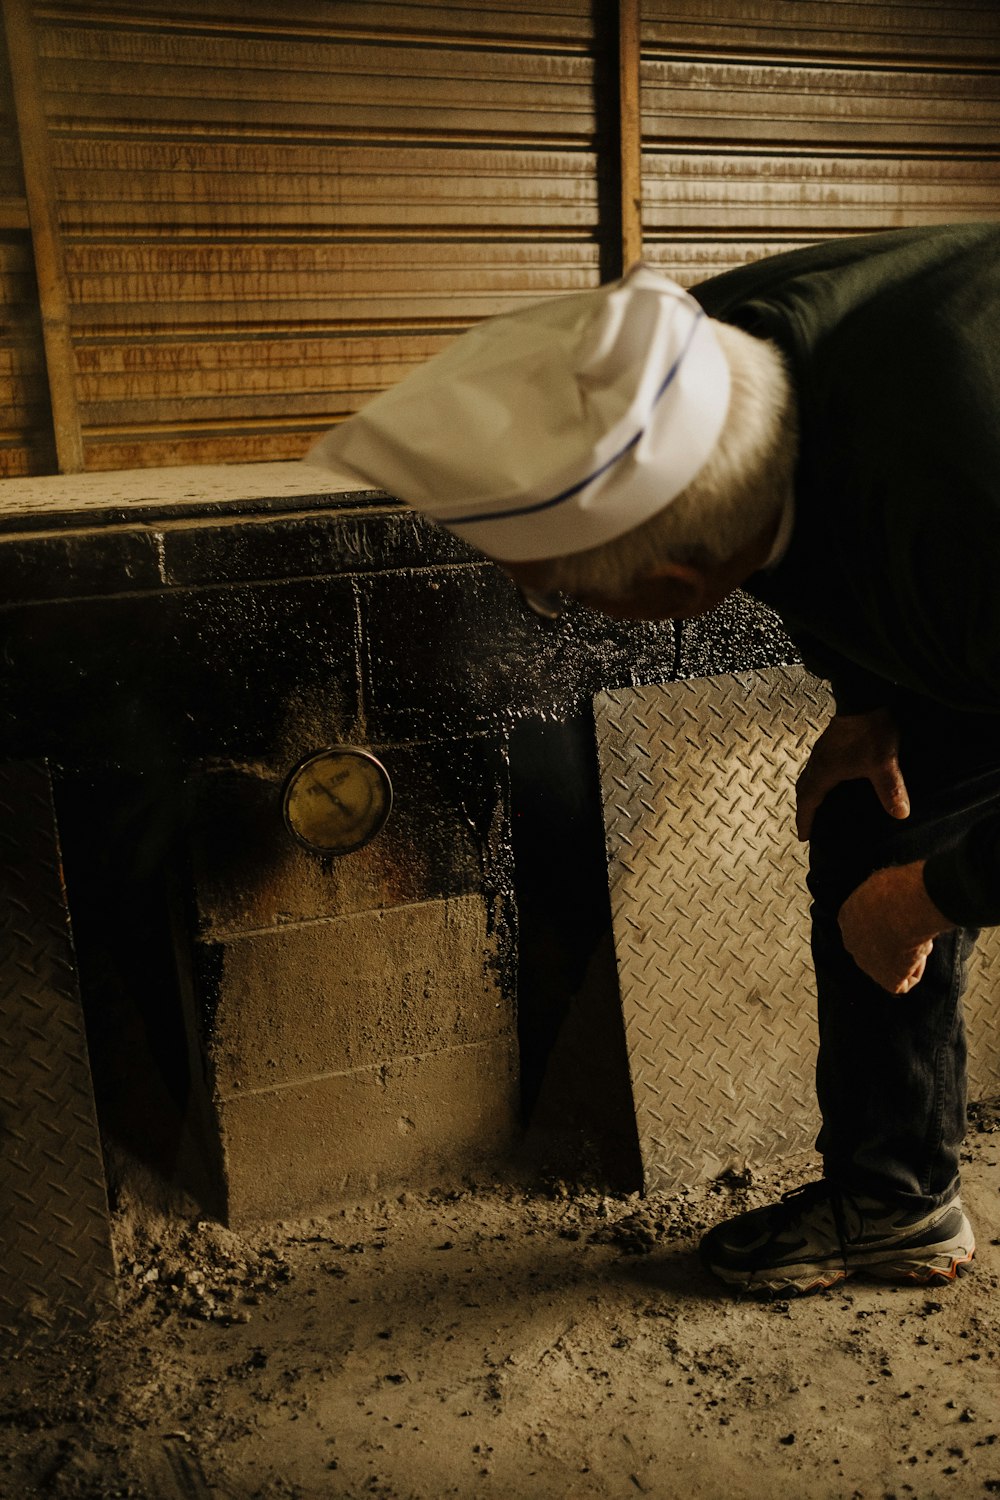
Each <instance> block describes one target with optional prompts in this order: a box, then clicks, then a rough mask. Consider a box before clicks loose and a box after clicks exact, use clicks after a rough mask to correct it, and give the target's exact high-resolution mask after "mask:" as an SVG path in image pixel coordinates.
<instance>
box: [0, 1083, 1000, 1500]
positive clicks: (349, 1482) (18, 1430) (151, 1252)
mask: <svg viewBox="0 0 1000 1500" xmlns="http://www.w3.org/2000/svg"><path fill="white" fill-rule="evenodd" d="M998 1120H1000V1112H998V1110H997V1108H996V1105H995V1104H994V1105H992V1106H989V1107H980V1110H979V1111H978V1114H977V1116H976V1118H974V1121H973V1126H972V1129H971V1131H970V1136H969V1143H968V1151H967V1161H966V1165H965V1189H964V1197H965V1200H966V1204H967V1207H968V1209H969V1212H970V1217H972V1219H973V1221H974V1223H975V1224H976V1227H977V1233H978V1239H979V1252H978V1256H977V1263H976V1268H975V1270H974V1272H973V1273H972V1274H971V1275H969V1276H966V1277H964V1278H962V1279H961V1280H960V1281H959V1282H957V1283H956V1284H955V1285H954V1286H948V1287H945V1288H944V1289H942V1290H933V1291H928V1290H927V1289H926V1288H925V1289H920V1288H892V1287H887V1286H885V1285H880V1284H878V1283H875V1282H863V1281H861V1280H852V1281H850V1282H848V1283H846V1284H845V1285H844V1286H842V1287H840V1288H837V1289H834V1290H832V1291H829V1292H827V1293H825V1294H821V1295H817V1296H812V1297H807V1298H799V1299H795V1300H790V1301H786V1300H772V1301H770V1302H760V1301H753V1300H749V1299H740V1298H736V1297H734V1296H733V1295H732V1294H730V1293H729V1292H727V1291H726V1290H724V1289H723V1288H721V1287H719V1286H718V1285H717V1284H715V1283H714V1281H713V1280H712V1278H711V1277H710V1276H709V1275H708V1274H707V1273H706V1272H705V1271H703V1270H702V1269H701V1267H700V1266H699V1263H698V1261H697V1259H696V1258H695V1256H694V1255H693V1253H692V1252H693V1248H694V1246H695V1244H696V1241H697V1237H698V1234H699V1232H700V1231H701V1230H702V1229H703V1228H704V1227H706V1226H707V1225H709V1224H711V1223H714V1222H715V1221H717V1220H718V1219H720V1218H722V1217H724V1216H726V1215H728V1214H729V1213H731V1212H734V1211H737V1210H739V1209H741V1208H743V1207H745V1206H747V1205H752V1204H756V1203H758V1202H763V1201H766V1200H767V1199H768V1198H769V1197H771V1196H773V1195H774V1194H775V1193H776V1192H781V1191H785V1190H787V1189H789V1188H791V1187H794V1186H796V1185H797V1184H798V1183H799V1182H801V1181H803V1180H805V1179H806V1178H808V1177H809V1176H811V1175H814V1173H815V1164H814V1163H813V1162H811V1161H809V1160H806V1159H804V1158H803V1159H797V1160H796V1161H795V1162H793V1163H790V1164H788V1165H787V1167H786V1169H785V1170H783V1171H781V1172H777V1171H768V1172H766V1173H764V1172H762V1173H760V1174H759V1175H758V1176H757V1177H755V1178H754V1180H753V1181H751V1182H746V1181H744V1180H743V1179H742V1178H735V1179H734V1178H730V1179H729V1180H726V1181H720V1182H717V1183H713V1184H710V1185H708V1186H706V1187H704V1188H699V1189H697V1190H691V1191H686V1192H682V1193H680V1194H678V1195H676V1196H672V1197H667V1196H662V1197H660V1196H658V1197H649V1198H639V1197H634V1196H633V1197H629V1198H618V1197H607V1196H605V1195H604V1194H603V1193H600V1192H591V1191H579V1190H576V1189H570V1188H569V1187H568V1186H567V1185H566V1184H565V1183H563V1182H559V1181H556V1182H552V1183H549V1184H548V1185H547V1188H546V1189H545V1190H544V1191H541V1190H539V1189H537V1188H536V1189H534V1190H533V1191H525V1190H524V1189H523V1188H521V1187H512V1186H510V1185H494V1186H492V1187H488V1188H482V1187H480V1188H478V1189H476V1190H469V1191H462V1192H449V1193H441V1192H436V1193H430V1194H424V1195H422V1194H416V1193H414V1194H410V1193H407V1194H403V1195H402V1196H401V1197H399V1198H394V1199H392V1200H391V1201H389V1202H381V1203H377V1204H371V1205H367V1206H366V1207H363V1208H357V1209H351V1210H349V1211H346V1212H343V1213H338V1214H337V1215H336V1216H334V1217H331V1218H328V1219H327V1218H325V1219H322V1220H309V1221H308V1222H303V1223H294V1224H292V1223H286V1224H281V1225H278V1226H272V1227H271V1228H270V1229H269V1230H268V1232H267V1233H265V1234H254V1235H247V1236H241V1235H237V1234H235V1233H231V1232H229V1231H227V1230H225V1229H222V1228H220V1227H219V1226H218V1225H212V1224H206V1223H199V1222H197V1220H194V1219H184V1218H183V1217H182V1218H179V1219H178V1218H177V1217H176V1216H171V1217H163V1216H162V1215H159V1216H158V1215H154V1214H152V1213H151V1211H150V1210H149V1208H148V1205H147V1206H145V1207H143V1208H140V1207H138V1206H137V1205H136V1204H135V1203H134V1202H133V1203H132V1204H127V1203H126V1204H125V1206H124V1207H123V1209H122V1210H121V1212H120V1213H119V1215H118V1222H117V1227H116V1233H117V1247H118V1254H119V1258H120V1274H121V1281H122V1286H123V1289H124V1291H123V1294H124V1304H125V1305H124V1311H123V1315H122V1317H121V1319H120V1320H119V1321H117V1322H116V1323H115V1324H114V1325H112V1326H107V1327H105V1328H104V1329H102V1330H100V1331H99V1332H98V1333H97V1334H96V1335H95V1334H90V1335H76V1336H74V1337H73V1338H72V1339H68V1340H66V1339H64V1340H62V1341H61V1342H60V1343H59V1345H58V1346H57V1347H50V1348H48V1349H46V1348H41V1347H39V1348H34V1349H22V1350H20V1351H11V1352H9V1353H8V1356H7V1358H6V1361H5V1363H4V1365H3V1368H2V1374H0V1495H2V1496H3V1497H5V1500H29V1497H32V1496H36V1495H44V1496H55V1497H70V1496H72V1497H93V1500H112V1497H115V1496H138V1497H143V1500H178V1497H186V1500H191V1497H193V1500H199V1497H202V1500H204V1497H206V1496H211V1497H215V1500H222V1497H231V1500H245V1497H246V1500H250V1497H255V1500H256V1497H260V1500H264V1497H268V1500H270V1497H298V1500H311V1497H314V1496H315V1497H322V1496H349V1497H367V1496H375V1497H381V1500H442V1497H445V1496H459V1497H466V1496H468V1497H481V1500H585V1497H591V1496H594V1497H597V1496H599V1497H602V1500H618V1497H623V1500H624V1497H629V1500H631V1497H635V1496H642V1495H647V1496H654V1497H660V1500H673V1497H685V1500H688V1497H699V1496H700V1497H713V1500H714V1497H719V1500H743V1497H746V1500H749V1497H754V1500H784V1497H788V1500H802V1497H809V1500H812V1497H830V1500H842V1497H854V1496H857V1497H862V1500H885V1497H889V1496H895V1497H899V1500H902V1497H904V1496H907V1497H917V1500H936V1497H939V1496H940V1497H945V1496H947V1497H960V1500H966V1497H970V1496H985V1495H989V1494H1000V1130H998Z"/></svg>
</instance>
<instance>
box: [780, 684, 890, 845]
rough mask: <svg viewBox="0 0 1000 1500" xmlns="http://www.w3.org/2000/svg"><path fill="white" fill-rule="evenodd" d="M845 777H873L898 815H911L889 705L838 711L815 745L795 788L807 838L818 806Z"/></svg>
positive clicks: (800, 828) (798, 826) (800, 826)
mask: <svg viewBox="0 0 1000 1500" xmlns="http://www.w3.org/2000/svg"><path fill="white" fill-rule="evenodd" d="M842 781H870V782H871V784H872V786H873V787H874V788H875V794H876V796H877V797H878V800H879V801H880V802H881V804H882V806H883V807H884V808H885V810H886V812H887V813H888V814H889V816H890V817H892V818H908V817H909V815H910V799H909V796H908V794H907V791H906V787H905V785H904V783H903V776H902V772H901V771H900V769H899V732H898V730H897V729H896V725H895V723H894V722H893V718H892V715H891V714H890V713H889V710H888V709H887V708H876V709H873V710H872V712H871V713H867V714H836V715H835V716H834V718H832V719H831V720H830V722H829V724H828V725H827V726H826V728H825V729H824V730H823V733H822V734H821V735H820V737H819V739H818V740H817V741H816V743H815V745H814V746H813V748H812V754H811V755H810V757H809V760H808V762H807V763H806V767H805V770H804V771H803V772H802V774H801V776H800V777H799V779H798V784H797V785H796V788H795V804H796V805H795V831H796V833H797V834H798V836H799V838H800V839H802V840H803V842H804V841H805V840H806V839H808V837H809V835H810V833H811V832H812V825H813V818H814V817H815V816H816V810H817V808H818V807H819V805H820V803H821V802H822V801H823V798H824V797H825V796H826V794H827V793H828V792H831V791H832V790H833V788H834V787H835V786H839V785H840V783H841V782H842Z"/></svg>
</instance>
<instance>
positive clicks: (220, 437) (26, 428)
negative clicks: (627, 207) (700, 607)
mask: <svg viewBox="0 0 1000 1500" xmlns="http://www.w3.org/2000/svg"><path fill="white" fill-rule="evenodd" d="M7 5H8V6H10V7H11V8H12V9H14V8H16V9H18V10H21V11H24V12H25V13H26V14H27V16H28V20H29V23H30V24H31V25H32V29H33V33H34V38H33V45H34V49H35V52H36V55H37V59H38V79H39V82H38V90H39V94H40V96H41V98H40V102H41V108H42V111H43V115H44V128H43V132H42V133H43V134H44V137H45V139H44V142H43V145H44V147H45V151H46V153H47V157H48V161H49V165H50V169H51V180H52V193H53V196H54V199H55V203H54V210H55V216H56V221H57V225H58V231H59V236H60V239H61V244H60V245H59V247H58V248H59V252H60V255H61V258H62V265H63V268H64V277H65V289H66V294H67V297H68V301H69V309H70V340H71V345H72V353H71V357H70V360H69V362H70V363H71V364H72V366H73V377H74V378H73V384H74V392H73V397H74V399H73V400H70V402H69V406H70V407H71V408H72V407H73V406H74V404H75V405H76V407H77V411H76V412H74V411H72V410H70V411H69V414H68V421H69V422H70V423H72V422H74V421H76V420H78V421H79V424H80V426H81V427H82V435H83V461H84V463H85V466H86V467H87V468H91V469H112V468H123V467H138V466H147V465H157V464H175V463H202V462H226V461H248V460H256V459H261V460H263V459H278V458H288V457H297V456H298V455H299V454H301V453H302V452H303V451H304V449H305V447H306V446H307V443H308V441H309V439H310V436H311V435H312V434H313V433H314V432H318V431H320V430H322V429H323V428H324V427H325V426H327V425H329V424H330V422H331V421H334V420H336V419H337V418H338V417H340V416H342V415H344V414H346V413H349V412H351V411H353V410H354V409H356V407H357V406H358V405H359V404H360V403H361V402H362V401H364V400H365V399H366V398H367V397H368V396H369V395H370V394H371V393H372V392H373V391H375V390H378V389H380V388H382V387H384V386H386V385H388V384H391V383H392V382H394V381H395V380H397V379H398V378H399V377H400V376H401V375H402V374H404V373H405V372H406V370H407V369H408V368H410V367H411V366H412V365H413V364H414V363H415V362H417V361H419V360H422V359H424V358H425V357H426V356H427V355H429V354H431V353H433V352H434V351H435V350H437V349H439V348H440V347H442V345H443V344H444V343H445V342H446V341H447V340H448V339H450V338H452V337H454V335H455V333H456V332H458V331H460V330H461V329H462V328H464V327H466V326H468V325H469V324H470V323H471V322H473V321H474V320H475V319H477V318H479V317H482V316H485V315H487V314H489V313H493V312H497V311H500V310H503V309H505V308H508V307H511V306H514V305H516V304H517V303H519V302H521V301H524V300H526V299H528V298H530V297H534V296H537V295H544V294H546V293H551V292H558V291H568V290H575V289H579V288H581V287H586V286H592V285H595V284H596V283H597V282H598V281H599V280H600V279H601V278H602V276H607V275H609V274H613V273H614V271H615V269H616V267H615V254H616V250H615V247H616V245H617V244H619V243H620V234H621V223H620V220H619V214H618V207H617V204H616V200H615V182H616V181H617V179H618V177H619V173H620V159H621V155H624V156H627V154H628V150H629V142H628V134H629V132H628V121H626V122H625V129H624V132H623V134H622V135H621V136H619V132H618V128H617V127H618V119H617V100H616V98H614V97H612V96H613V95H616V94H617V72H616V69H617V57H616V55H615V51H616V36H617V32H616V27H617V24H618V21H619V12H621V15H622V16H624V15H625V13H626V12H627V10H628V5H627V4H625V3H623V4H621V5H619V4H618V3H616V0H594V3H593V4H592V3H591V0H542V3H541V4H536V3H532V0H500V3H497V4H492V5H490V6H489V7H479V6H476V5H472V4H466V5H454V6H449V5H442V4H435V3H432V0H408V3H398V4H391V3H385V4H381V3H375V4H363V3H353V0H325V3H322V0H287V3H283V4H282V5H281V6H275V5H274V4H273V3H272V0H239V3H237V0H206V3H205V4H203V5H196V4H193V3H191V0H188V3H186V4H180V5H177V6H167V5H166V4H165V3H162V0H134V3H125V0H104V3H102V4H100V5H93V4H83V3H75V0H69V3H65V4H48V3H41V0H37V3H32V0H7ZM737 12H738V18H737V15H736V13H737ZM641 42H642V62H641V81H642V95H641V99H642V135H643V188H642V194H643V200H644V202H643V211H644V219H645V226H646V253H647V256H648V258H649V259H651V260H652V261H654V262H655V263H658V264H661V265H663V266H664V267H665V268H667V269H669V270H670V271H671V272H672V273H673V274H674V275H676V276H677V277H678V279H680V280H682V281H685V282H692V281H695V280H697V279H699V278H700V277H702V276H704V275H706V274H710V273H711V272H712V271H713V270H715V269H717V268H721V267H723V266H727V265H731V264H734V263H736V262H737V261H740V260H743V259H745V258H748V257H752V256H756V255H760V254H765V253H767V252H768V251H770V250H772V249H775V248H783V247H785V246H786V245H789V244H797V243H802V242H804V241H806V240H809V239H815V238H818V237H820V236H824V235H828V234H832V233H838V234H839V233H847V232H854V231H858V230H866V229H877V228H882V227H888V226H891V225H896V224H915V223H927V222H938V221H942V220H949V219H961V218H966V219H967V218H980V217H991V218H992V217H1000V192H998V188H1000V162H998V158H1000V10H998V8H997V7H995V6H994V4H993V3H992V0H972V3H969V0H966V3H965V4H964V5H959V4H955V3H950V4H947V3H946V4H938V3H933V4H930V3H928V4H921V3H916V0H911V3H902V4H891V3H882V4H873V5H858V4H854V3H848V0H798V3H796V4H795V5H789V4H785V3H781V0H747V3H746V4H741V5H740V6H738V7H737V6H734V5H732V4H729V3H726V0H645V3H644V6H643V9H642V17H641ZM636 66H638V59H636ZM5 92H6V93H8V94H9V89H8V90H6V91H5ZM638 127H639V121H638V118H636V120H635V121H634V134H635V139H634V148H635V151H636V153H638V145H639V141H638ZM623 141H624V146H623V145H622V142H623ZM0 194H2V195H3V196H2V198H0V210H2V211H3V212H4V218H3V220H2V221H0V222H2V224H3V226H4V227H3V239H2V254H3V260H2V262H0V265H2V271H0V274H3V275H4V298H5V306H6V308H7V310H8V314H9V316H8V321H7V324H6V331H5V334H4V338H3V342H2V343H0V361H2V365H0V381H3V382H7V385H6V387H0V389H4V390H5V391H9V399H10V411H11V416H10V418H9V419H7V420H5V422H4V424H3V425H4V428H5V429H6V440H5V443H4V446H3V447H2V448H0V464H2V465H3V467H4V470H5V471H6V472H7V473H24V472H45V471H46V470H47V469H51V468H52V466H53V460H52V446H51V442H50V441H49V440H48V438H47V437H46V434H45V429H44V423H43V422H42V420H41V418H42V417H43V416H44V414H45V413H44V390H43V385H42V382H41V374H42V368H43V367H42V364H41V355H40V349H41V340H40V335H39V332H38V323H37V318H36V316H35V314H34V310H33V296H34V293H33V290H32V273H31V265H30V260H29V257H28V253H27V252H28V244H29V237H28V232H27V227H26V226H27V210H26V206H25V201H24V194H23V190H22V189H21V187H20V184H19V164H18V159H17V152H16V136H15V132H14V130H13V125H12V115H11V111H10V110H9V109H8V110H7V112H6V113H5V114H2V115H0ZM52 322H54V323H55V324H58V319H55V320H52V319H50V323H52ZM50 363H51V358H50ZM57 404H58V395H57ZM64 404H66V403H65V393H64ZM57 425H58V424H57ZM64 425H65V424H64ZM69 466H72V460H70V464H69ZM63 467H67V463H66V462H65V461H64V462H63Z"/></svg>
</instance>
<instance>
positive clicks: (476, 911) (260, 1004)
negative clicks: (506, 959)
mask: <svg viewBox="0 0 1000 1500" xmlns="http://www.w3.org/2000/svg"><path fill="white" fill-rule="evenodd" d="M214 956H215V968H216V975H217V979H216V982H217V985H218V991H217V1010H216V1014H215V1023H214V1028H213V1031H212V1036H211V1058H212V1062H213V1065H214V1070H215V1087H216V1093H217V1096H218V1097H219V1098H220V1099H222V1100H226V1099H228V1098H230V1097H231V1096H233V1095H236V1094H240V1093H243V1092H244V1091H247V1092H250V1091H254V1090H261V1089H264V1090H266V1089H271V1088H274V1087H276V1086H281V1085H287V1084H289V1083H292V1082H295V1081H296V1080H316V1079H319V1078H321V1077H323V1076H324V1075H326V1074H330V1073H342V1072H348V1071H350V1070H352V1069H357V1068H367V1067H373V1066H378V1065H380V1064H383V1063H389V1062H392V1061H393V1060H395V1059H398V1058H402V1057H414V1056H419V1055H423V1054H426V1053H429V1052H434V1051H440V1050H442V1049H446V1048H454V1047H468V1046H470V1045H473V1044H476V1043H480V1042H483V1041H492V1040H494V1039H496V1038H499V1037H505V1036H509V1035H511V1034H512V1033H513V1030H514V1017H513V1005H512V1001H511V999H510V997H509V995H506V996H505V994H504V993H503V992H502V990H501V986H500V984H499V982H498V977H497V972H496V954H495V948H494V942H493V939H492V938H491V937H490V936H489V935H488V933H487V924H486V906H485V903H484V901H483V898H482V897H481V896H478V895H470V896H464V897H460V898H458V899H457V900H453V901H430V902H423V903H420V904H418V905H414V906H402V907H396V908H394V909H392V910H387V911H375V912H363V913H358V914H355V915H354V916H351V917H347V918H342V919H337V920H333V921H322V922H311V923H300V924H296V925H294V926H290V927H283V928H279V929H277V930H274V931H271V932H264V933H255V934H252V935H247V936H244V937H234V938H232V939H230V940H229V941H228V942H226V943H224V944H219V945H215V954H214Z"/></svg>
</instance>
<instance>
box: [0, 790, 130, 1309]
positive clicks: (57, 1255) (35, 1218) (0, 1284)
mask: <svg viewBox="0 0 1000 1500" xmlns="http://www.w3.org/2000/svg"><path fill="white" fill-rule="evenodd" d="M0 1142H2V1146H0V1205H2V1214H0V1332H3V1333H8V1334H10V1333H14V1332H21V1331H25V1330H29V1329H31V1328H39V1327H42V1328H46V1329H52V1330H58V1329H60V1328H61V1327H63V1326H64V1325H65V1324H67V1323H69V1322H70V1321H72V1320H73V1319H74V1318H78V1317H84V1316H89V1315H93V1314H94V1313H96V1312H99V1311H100V1310H102V1309H104V1308H107V1307H108V1306H109V1305H111V1304H112V1303H113V1302H114V1297H115V1285H114V1262H113V1258H112V1252H111V1238H110V1222H109V1216H108V1203H107V1194H106V1189H105V1181H104V1163H103V1159H102V1155H101V1147H100V1140H99V1137H98V1132H97V1120H96V1116H95V1112H94V1099H93V1091H92V1088H91V1079H90V1065H89V1060H88V1055H87V1042H86V1036H85V1034H84V1029H83V1015H82V1011H81V1008H80V998H79V993H78V989H77V981H76V970H75V966H74V959H73V947H72V940H71V936H70V928H69V916H68V912H67V908H66V899H65V892H64V889H63V880H62V870H61V863H60V857H59V846H58V838H57V834H56V825H55V815H54V811H53V806H52V796H51V787H50V784H49V777H48V771H47V769H46V767H45V766H44V765H42V764H36V763H31V764H20V765H16V766H15V765H5V766H0Z"/></svg>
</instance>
